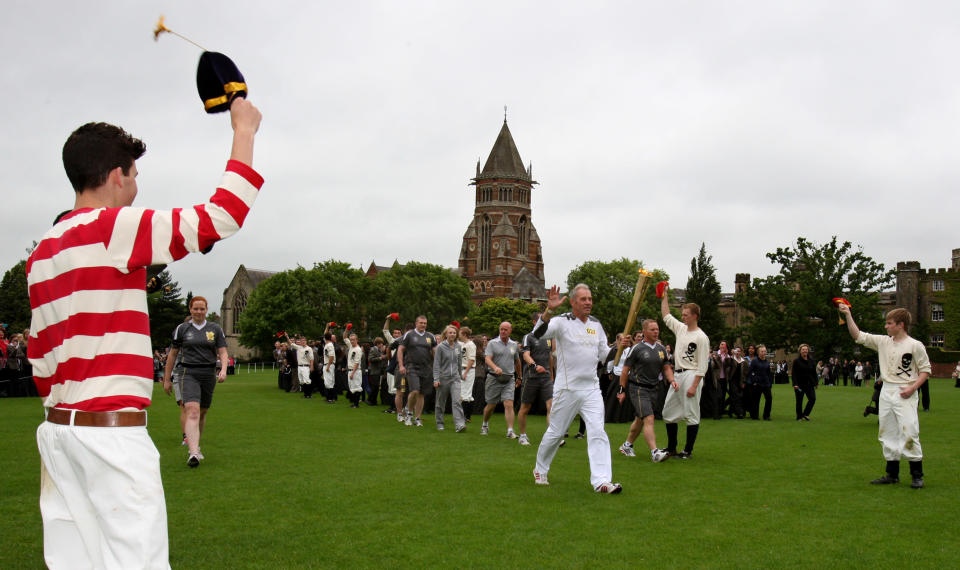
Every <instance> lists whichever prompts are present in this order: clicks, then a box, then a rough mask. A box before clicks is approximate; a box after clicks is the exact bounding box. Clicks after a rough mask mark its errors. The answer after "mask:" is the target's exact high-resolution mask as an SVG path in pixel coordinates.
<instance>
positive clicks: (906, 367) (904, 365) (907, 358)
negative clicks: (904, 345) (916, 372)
mask: <svg viewBox="0 0 960 570" xmlns="http://www.w3.org/2000/svg"><path fill="white" fill-rule="evenodd" d="M912 362H913V354H911V353H909V352H907V353H905V354H904V355H903V356H901V357H900V365H899V366H898V367H897V376H906V377H907V378H909V377H910V364H911V363H912Z"/></svg>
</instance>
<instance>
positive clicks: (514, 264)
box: [458, 119, 546, 304]
mask: <svg viewBox="0 0 960 570" xmlns="http://www.w3.org/2000/svg"><path fill="white" fill-rule="evenodd" d="M535 184H537V181H536V180H534V179H533V165H532V164H531V165H530V166H528V167H524V165H523V160H522V159H521V158H520V152H519V151H518V150H517V145H516V143H514V141H513V136H512V135H511V134H510V128H509V127H508V126H507V121H506V119H504V121H503V127H502V128H501V129H500V134H499V135H498V136H497V140H496V142H495V143H494V144H493V149H492V150H491V151H490V156H488V157H487V162H486V164H484V165H483V168H482V169H481V168H480V162H479V161H478V162H477V174H476V177H475V178H473V179H472V181H471V183H470V185H471V186H473V187H474V204H475V206H474V211H473V219H472V220H470V224H469V225H467V231H466V232H465V233H464V234H463V244H462V246H461V247H460V259H459V263H458V270H459V273H460V275H461V276H462V277H463V278H464V279H466V280H467V283H469V284H470V289H471V290H472V291H473V301H474V302H475V303H477V304H479V303H482V302H483V301H485V300H487V299H489V298H491V297H510V298H514V299H524V300H528V301H532V300H539V299H543V298H545V297H546V292H545V288H544V276H543V252H542V250H541V247H540V236H539V235H537V230H536V228H534V226H533V219H532V215H531V210H530V198H531V194H532V192H533V187H534V185H535Z"/></svg>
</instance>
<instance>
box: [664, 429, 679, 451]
mask: <svg viewBox="0 0 960 570" xmlns="http://www.w3.org/2000/svg"><path fill="white" fill-rule="evenodd" d="M678 431H679V430H678V428H677V424H667V451H669V452H670V453H676V452H677V432H678Z"/></svg>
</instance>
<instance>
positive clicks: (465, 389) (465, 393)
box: [460, 368, 477, 402]
mask: <svg viewBox="0 0 960 570" xmlns="http://www.w3.org/2000/svg"><path fill="white" fill-rule="evenodd" d="M476 378H477V369H476V368H471V369H470V371H469V372H467V379H466V380H464V381H463V382H461V383H460V400H461V401H463V402H472V401H473V381H474V380H476Z"/></svg>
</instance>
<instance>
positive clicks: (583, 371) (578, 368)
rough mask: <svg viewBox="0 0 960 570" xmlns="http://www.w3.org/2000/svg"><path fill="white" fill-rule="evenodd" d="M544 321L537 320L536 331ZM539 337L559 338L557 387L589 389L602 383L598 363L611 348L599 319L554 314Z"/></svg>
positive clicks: (558, 388)
mask: <svg viewBox="0 0 960 570" xmlns="http://www.w3.org/2000/svg"><path fill="white" fill-rule="evenodd" d="M542 325H543V321H542V320H538V321H537V324H536V325H534V327H533V330H534V332H535V333H536V331H537V329H538V328H539V327H541V326H542ZM539 338H542V339H548V338H552V339H554V340H555V342H556V345H555V346H556V350H557V370H556V373H557V375H556V379H555V380H554V383H553V386H554V390H588V389H590V388H596V387H598V386H599V379H598V378H597V364H599V363H601V362H603V360H604V359H605V358H606V357H607V353H608V352H609V351H610V349H609V347H607V335H606V334H604V332H603V326H602V325H601V324H600V321H598V320H597V319H596V318H594V317H587V322H583V321H581V320H580V319H578V318H576V317H574V316H573V314H572V313H563V314H562V315H554V316H553V318H551V319H550V320H549V321H547V330H546V332H544V333H543V334H542V335H541V336H540V337H539Z"/></svg>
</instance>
